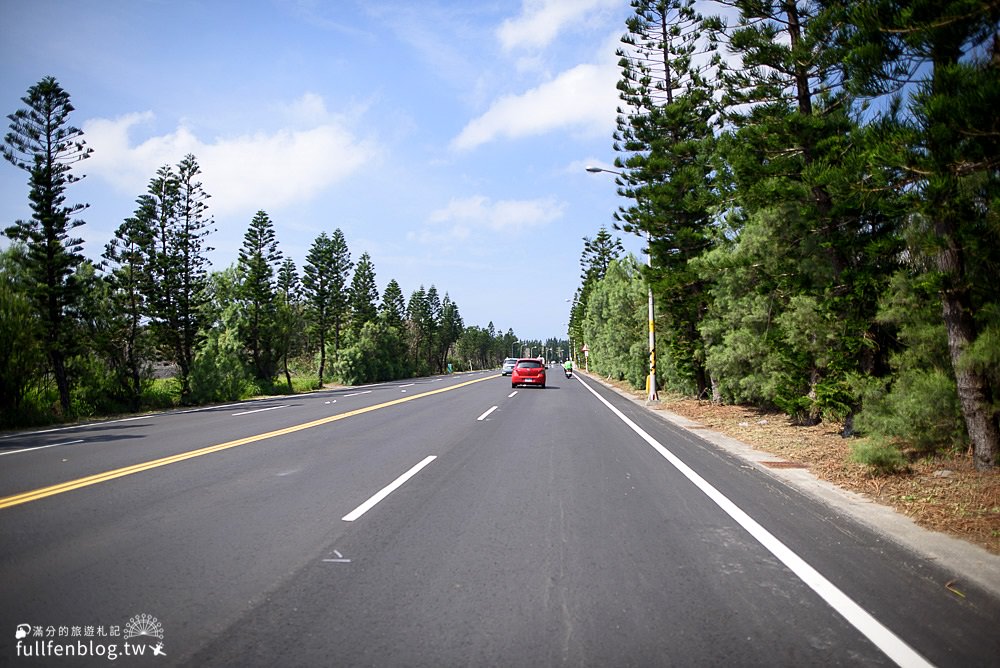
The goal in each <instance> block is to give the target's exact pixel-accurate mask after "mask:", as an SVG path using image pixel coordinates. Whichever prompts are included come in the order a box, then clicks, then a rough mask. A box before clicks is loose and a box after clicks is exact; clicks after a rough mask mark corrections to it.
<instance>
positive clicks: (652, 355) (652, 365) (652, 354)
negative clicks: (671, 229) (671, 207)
mask: <svg viewBox="0 0 1000 668" xmlns="http://www.w3.org/2000/svg"><path fill="white" fill-rule="evenodd" d="M587 171H588V172H590V173H591V174H599V173H601V172H607V173H608V174H614V175H615V176H621V177H623V178H628V176H626V175H625V174H623V173H622V172H616V171H614V170H611V169H604V168H603V167H587ZM646 266H647V267H649V268H650V269H652V267H653V247H652V237H651V236H650V234H649V230H647V231H646ZM648 283H649V285H648V287H649V295H648V302H649V377H648V378H647V379H646V385H647V390H648V394H647V395H646V401H647V403H651V402H655V401H659V400H660V397H659V395H657V394H656V318H655V313H656V312H655V311H654V309H653V282H652V274H650V280H649V281H648Z"/></svg>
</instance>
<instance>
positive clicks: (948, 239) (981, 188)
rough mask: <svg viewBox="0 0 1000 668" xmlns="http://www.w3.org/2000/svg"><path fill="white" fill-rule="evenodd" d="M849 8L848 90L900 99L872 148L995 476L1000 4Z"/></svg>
mask: <svg viewBox="0 0 1000 668" xmlns="http://www.w3.org/2000/svg"><path fill="white" fill-rule="evenodd" d="M846 13H847V25H849V26H850V28H849V29H847V28H844V29H842V30H841V37H842V38H843V42H844V43H845V44H846V45H847V46H848V47H849V48H850V52H849V54H848V57H847V59H846V60H847V63H848V72H849V84H850V86H851V87H852V89H853V90H856V91H858V92H860V93H862V94H865V95H873V96H874V95H882V94H886V93H893V94H895V95H896V97H895V98H894V99H893V100H892V103H891V105H890V106H889V109H890V111H891V110H899V114H897V115H888V116H887V117H886V119H885V124H886V126H888V127H889V128H890V129H891V131H890V132H887V133H886V135H885V136H884V141H882V142H881V144H880V145H878V146H876V147H875V148H874V151H873V152H874V153H875V154H876V155H877V156H878V157H879V159H880V160H881V162H882V165H883V167H884V169H885V170H886V172H887V173H889V174H891V175H892V177H894V179H895V185H896V187H897V188H898V189H899V190H900V191H901V192H902V193H905V194H906V195H907V196H909V197H910V198H912V204H911V206H912V211H911V213H910V215H909V216H908V217H907V221H908V225H907V234H906V237H907V240H908V254H909V257H910V258H911V267H910V268H911V270H914V271H916V272H918V273H920V274H922V275H923V278H924V280H925V281H927V282H928V283H929V284H931V285H933V286H934V288H935V289H936V290H937V292H938V295H939V298H940V303H941V312H942V314H943V318H944V324H945V327H946V330H947V336H948V348H949V353H950V357H951V365H952V368H953V370H954V374H955V380H956V384H957V390H958V397H959V401H960V404H961V410H962V414H963V415H964V418H965V425H966V428H967V431H968V435H969V439H970V440H971V442H972V446H973V453H974V460H975V465H976V467H977V468H978V469H981V470H985V469H990V468H993V467H995V466H997V465H998V458H1000V411H998V410H997V401H998V398H1000V355H998V354H997V353H996V350H997V349H998V346H997V345H996V342H997V340H1000V316H998V315H997V314H998V313H1000V300H998V299H997V291H996V286H995V280H996V278H995V277H996V272H997V270H998V268H1000V251H998V248H1000V244H997V223H996V221H997V208H996V207H997V202H998V201H1000V177H998V174H1000V125H998V120H997V118H998V116H997V108H998V106H1000V31H998V29H997V25H998V24H1000V6H998V5H997V4H996V3H995V2H986V1H976V0H972V1H967V0H916V1H912V2H902V1H901V0H859V1H858V2H855V3H851V5H849V6H848V8H847V9H846ZM906 86H909V89H907V88H906ZM903 94H906V95H907V97H906V104H905V105H904V99H903V97H902V95H903Z"/></svg>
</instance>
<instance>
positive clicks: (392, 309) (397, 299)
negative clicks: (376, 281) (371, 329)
mask: <svg viewBox="0 0 1000 668" xmlns="http://www.w3.org/2000/svg"><path fill="white" fill-rule="evenodd" d="M379 315H380V316H381V317H382V319H383V320H385V322H386V324H387V325H389V326H390V327H396V328H397V329H401V328H402V327H403V320H404V319H405V318H406V299H405V298H404V297H403V290H402V289H401V288H400V287H399V283H397V282H396V279H395V278H393V279H391V280H390V281H389V283H388V284H387V285H386V286H385V292H383V293H382V304H381V305H380V306H379Z"/></svg>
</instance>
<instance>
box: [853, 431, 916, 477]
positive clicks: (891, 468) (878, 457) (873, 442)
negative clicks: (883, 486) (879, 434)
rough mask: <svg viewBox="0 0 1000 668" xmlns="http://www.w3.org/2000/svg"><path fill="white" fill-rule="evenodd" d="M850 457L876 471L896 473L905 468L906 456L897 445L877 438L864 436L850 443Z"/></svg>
mask: <svg viewBox="0 0 1000 668" xmlns="http://www.w3.org/2000/svg"><path fill="white" fill-rule="evenodd" d="M851 459H852V460H853V461H855V462H858V463H859V464H864V465H865V466H867V467H869V468H870V469H872V470H873V471H875V472H877V473H882V474H887V473H897V472H899V471H905V470H906V468H907V464H906V457H905V456H904V455H903V453H902V452H901V451H900V449H899V448H898V447H896V446H895V445H893V444H892V443H890V442H888V441H884V440H882V439H879V438H866V439H862V440H859V441H856V442H855V443H852V444H851Z"/></svg>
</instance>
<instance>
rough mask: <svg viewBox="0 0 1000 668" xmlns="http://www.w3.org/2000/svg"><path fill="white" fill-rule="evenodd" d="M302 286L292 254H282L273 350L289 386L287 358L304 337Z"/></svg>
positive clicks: (289, 373) (290, 385)
mask: <svg viewBox="0 0 1000 668" xmlns="http://www.w3.org/2000/svg"><path fill="white" fill-rule="evenodd" d="M301 288H302V286H301V282H300V281H299V275H298V272H297V271H296V269H295V262H294V261H293V260H292V259H291V258H285V261H284V262H282V264H281V268H280V269H278V279H277V331H276V336H275V346H276V347H275V350H276V351H277V355H278V358H279V360H280V361H281V368H282V371H283V372H284V374H285V382H286V383H287V384H288V389H289V390H291V389H292V374H291V371H290V370H289V368H288V360H289V358H290V357H291V356H292V355H294V354H297V352H298V350H299V349H300V346H301V345H302V344H303V342H304V340H305V334H304V330H305V313H304V309H303V304H302V296H301Z"/></svg>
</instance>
